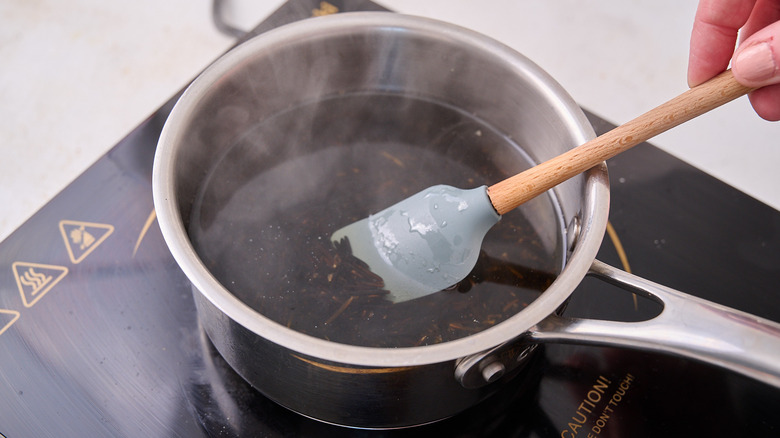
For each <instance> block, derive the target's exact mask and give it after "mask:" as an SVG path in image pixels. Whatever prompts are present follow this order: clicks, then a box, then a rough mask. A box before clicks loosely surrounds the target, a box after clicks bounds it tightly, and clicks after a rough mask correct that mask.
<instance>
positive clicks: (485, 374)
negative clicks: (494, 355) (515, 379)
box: [482, 361, 506, 383]
mask: <svg viewBox="0 0 780 438" xmlns="http://www.w3.org/2000/svg"><path fill="white" fill-rule="evenodd" d="M505 371H506V367H504V364H502V363H501V362H498V361H495V362H490V363H489V364H487V365H485V367H484V368H482V378H483V379H485V382H487V383H492V382H495V381H496V380H498V379H500V378H501V376H503V375H504V372H505Z"/></svg>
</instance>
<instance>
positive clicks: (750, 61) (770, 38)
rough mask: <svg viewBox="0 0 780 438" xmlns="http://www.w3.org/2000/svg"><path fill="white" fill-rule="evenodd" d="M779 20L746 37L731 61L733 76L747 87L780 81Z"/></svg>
mask: <svg viewBox="0 0 780 438" xmlns="http://www.w3.org/2000/svg"><path fill="white" fill-rule="evenodd" d="M778 63H780V21H776V22H774V23H772V24H770V25H769V26H767V27H765V28H763V29H761V30H759V31H758V32H756V33H754V34H753V35H751V36H750V37H749V38H747V39H746V40H745V41H744V42H743V43H742V44H740V46H739V48H738V49H737V51H736V52H735V53H734V59H733V60H732V61H731V71H732V72H733V73H734V78H735V79H736V80H737V81H738V82H739V83H741V84H743V85H747V86H749V87H763V86H765V85H770V84H777V83H780V68H778Z"/></svg>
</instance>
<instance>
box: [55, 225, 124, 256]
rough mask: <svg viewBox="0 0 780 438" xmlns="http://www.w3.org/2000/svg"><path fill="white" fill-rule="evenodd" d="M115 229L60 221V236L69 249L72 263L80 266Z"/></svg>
mask: <svg viewBox="0 0 780 438" xmlns="http://www.w3.org/2000/svg"><path fill="white" fill-rule="evenodd" d="M113 232H114V227H113V226H112V225H107V224H97V223H93V222H78V221H65V220H63V221H60V234H62V238H63V240H64V241H65V247H66V248H67V249H68V256H69V257H70V261H71V262H73V263H75V264H78V263H80V262H81V261H82V260H84V259H85V258H86V257H87V256H88V255H89V254H90V253H91V252H92V251H94V250H95V248H97V247H98V246H99V245H100V244H101V243H103V241H104V240H106V238H107V237H108V236H110V235H111V233H113Z"/></svg>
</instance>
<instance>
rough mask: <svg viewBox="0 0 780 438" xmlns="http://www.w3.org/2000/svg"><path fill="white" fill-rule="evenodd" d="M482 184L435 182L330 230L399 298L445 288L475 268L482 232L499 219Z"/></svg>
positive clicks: (335, 239)
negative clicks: (462, 186)
mask: <svg viewBox="0 0 780 438" xmlns="http://www.w3.org/2000/svg"><path fill="white" fill-rule="evenodd" d="M499 219H500V216H499V215H498V213H496V210H495V209H494V208H493V205H492V204H491V203H490V199H489V198H488V196H487V188H486V187H485V186H482V187H478V188H475V189H470V190H461V189H457V188H455V187H450V186H445V185H437V186H433V187H430V188H427V189H425V190H423V191H421V192H419V193H417V194H416V195H413V196H410V197H409V198H406V199H404V200H403V201H401V202H399V203H397V204H395V205H393V206H391V207H388V208H386V209H384V210H382V211H380V212H378V213H376V214H373V215H371V216H369V217H368V218H366V219H362V220H360V221H357V222H355V223H352V224H350V225H347V226H346V227H344V228H341V229H340V230H338V231H336V232H335V233H333V236H332V237H331V240H332V241H341V240H343V239H344V238H347V239H348V240H349V244H350V246H351V247H352V253H353V255H354V256H355V257H357V258H359V259H360V260H362V261H363V262H365V263H366V264H368V266H369V267H370V268H371V271H373V272H374V273H375V274H377V275H379V276H380V277H382V280H384V283H385V286H384V288H385V289H386V290H388V291H390V294H389V296H388V298H389V299H390V300H392V301H393V302H396V303H398V302H401V301H406V300H411V299H414V298H420V297H422V296H425V295H428V294H431V293H434V292H438V291H440V290H443V289H446V288H448V287H450V286H452V285H454V284H456V283H458V282H459V281H460V280H462V279H463V278H465V277H466V276H467V275H468V274H469V272H471V270H472V269H473V268H474V265H475V264H476V262H477V257H478V256H479V250H480V248H481V246H482V239H483V238H484V237H485V233H487V231H488V230H489V229H490V228H491V227H492V226H493V225H495V224H496V222H498V220H499Z"/></svg>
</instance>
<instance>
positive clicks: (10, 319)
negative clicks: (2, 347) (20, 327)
mask: <svg viewBox="0 0 780 438" xmlns="http://www.w3.org/2000/svg"><path fill="white" fill-rule="evenodd" d="M17 319H19V312H17V311H16V310H8V309H0V335H2V334H3V333H5V331H6V330H8V327H11V326H12V325H13V324H14V323H15V322H16V320H17Z"/></svg>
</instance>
